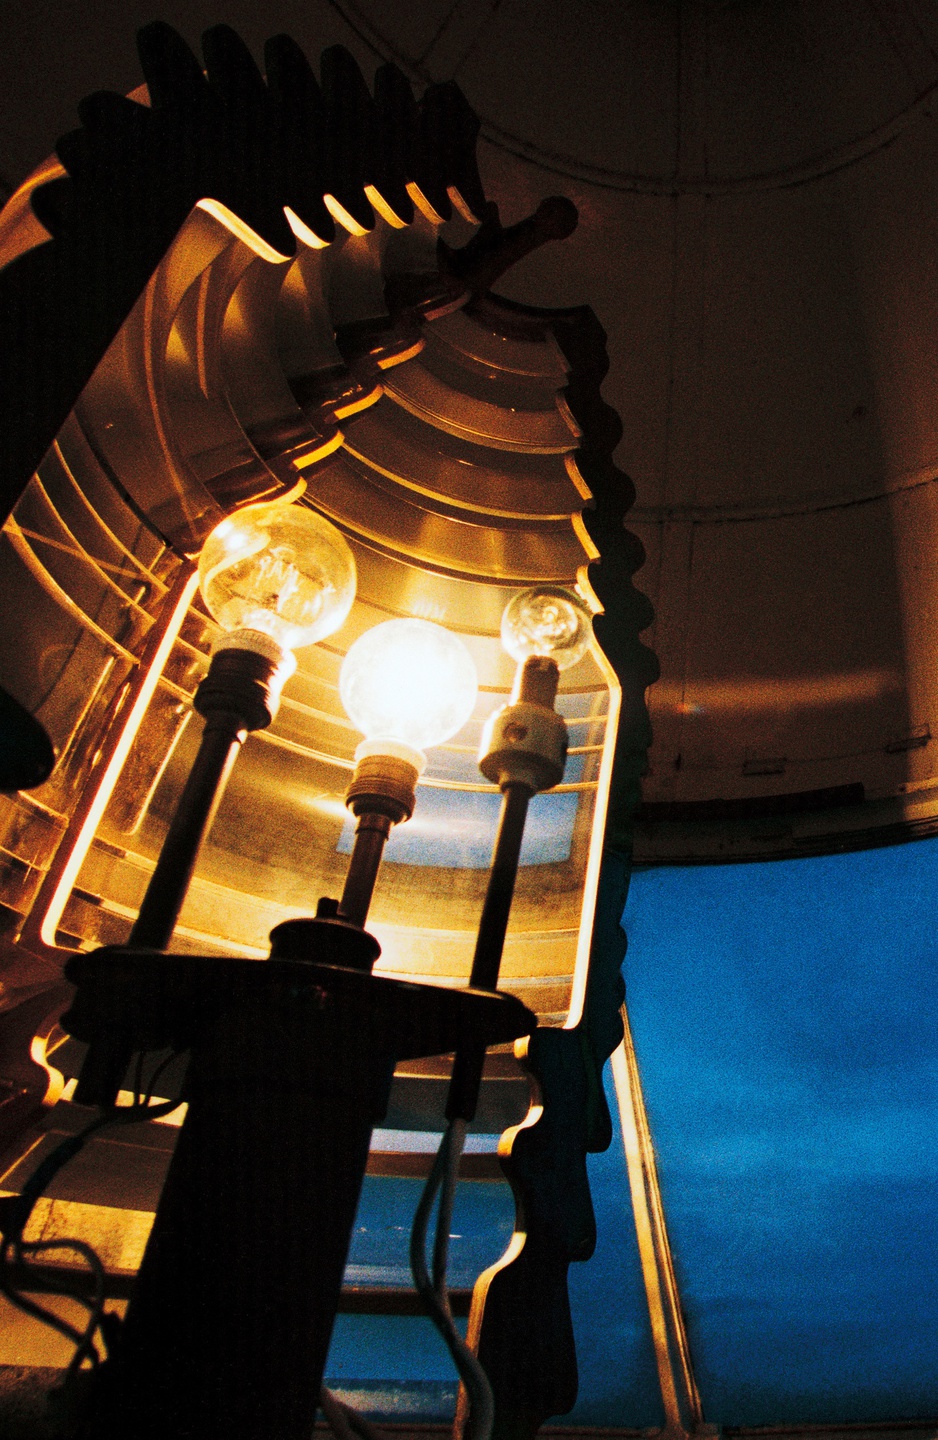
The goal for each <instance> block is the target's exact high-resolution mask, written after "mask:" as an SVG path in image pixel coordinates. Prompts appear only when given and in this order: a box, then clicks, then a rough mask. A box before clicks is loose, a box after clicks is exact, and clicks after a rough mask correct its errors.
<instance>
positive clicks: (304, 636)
mask: <svg viewBox="0 0 938 1440" xmlns="http://www.w3.org/2000/svg"><path fill="white" fill-rule="evenodd" d="M355 578H356V577H355V560H354V557H353V555H352V552H351V550H350V549H349V547H348V544H347V543H346V541H345V539H344V537H343V536H342V535H341V534H340V532H339V531H338V530H337V529H336V527H335V526H334V525H331V524H330V523H329V521H328V520H324V519H323V518H322V516H321V515H317V514H316V513H315V511H313V510H308V509H307V508H306V507H305V506H304V505H297V504H292V505H290V504H288V505H284V504H282V503H277V502H276V501H274V502H272V503H269V504H261V505H246V506H245V507H244V509H243V510H237V511H235V513H234V514H233V515H229V516H228V518H227V519H226V520H223V521H222V522H221V524H220V525H216V527H215V529H214V530H213V531H212V533H211V535H210V536H209V537H208V539H207V540H206V542H205V545H204V546H203V548H202V554H201V555H200V557H199V588H200V589H201V591H202V598H203V599H204V601H205V603H206V605H207V606H208V608H209V610H210V611H211V613H212V615H213V616H214V617H215V619H216V620H217V621H218V623H219V625H221V627H222V629H224V630H260V631H262V632H263V633H264V634H265V635H269V636H270V637H271V638H272V639H273V640H276V641H277V643H278V644H279V645H282V646H283V648H284V649H285V650H293V649H296V648H297V647H298V646H302V645H313V644H314V643H315V642H316V641H317V640H322V639H323V637H324V636H326V635H331V634H332V633H333V631H335V630H338V628H339V626H340V625H341V624H342V622H343V620H344V619H345V617H346V615H347V614H348V612H349V610H350V609H351V607H352V601H353V600H354V598H355Z"/></svg>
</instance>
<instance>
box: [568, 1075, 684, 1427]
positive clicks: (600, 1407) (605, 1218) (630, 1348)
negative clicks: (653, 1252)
mask: <svg viewBox="0 0 938 1440" xmlns="http://www.w3.org/2000/svg"><path fill="white" fill-rule="evenodd" d="M605 1081H606V1097H607V1099H608V1101H609V1110H610V1114H611V1115H612V1118H613V1124H614V1126H615V1133H614V1135H613V1140H612V1144H611V1145H610V1147H609V1149H608V1150H607V1151H606V1152H605V1153H604V1154H602V1155H590V1156H588V1157H587V1166H588V1169H589V1179H590V1190H591V1192H592V1196H593V1209H594V1211H595V1213H596V1230H597V1240H596V1250H595V1252H594V1254H593V1257H592V1259H591V1260H587V1261H586V1262H585V1263H584V1264H577V1265H571V1266H570V1303H571V1308H572V1310H573V1330H574V1334H575V1336H576V1347H577V1366H578V1368H579V1372H580V1393H579V1396H578V1397H577V1403H576V1405H575V1407H574V1408H573V1410H571V1412H570V1414H569V1416H568V1417H567V1421H566V1422H565V1423H569V1424H571V1425H602V1426H607V1425H614V1426H626V1427H628V1428H629V1429H648V1428H651V1427H656V1428H657V1427H660V1426H661V1425H663V1424H664V1413H663V1411H662V1408H661V1392H660V1391H659V1389H658V1375H657V1371H656V1368H655V1353H654V1349H653V1347H652V1342H651V1328H650V1325H649V1322H648V1306H647V1303H646V1300H645V1290H644V1286H643V1283H642V1272H641V1266H640V1263H639V1258H638V1242H637V1241H636V1238H635V1221H634V1220H633V1218H632V1204H631V1200H630V1198H629V1185H628V1177H627V1172H626V1168H625V1155H624V1152H623V1149H622V1136H621V1133H620V1130H619V1116H618V1109H617V1102H616V1098H615V1093H614V1090H613V1086H612V1075H611V1070H610V1067H609V1066H608V1065H607V1066H606V1072H605Z"/></svg>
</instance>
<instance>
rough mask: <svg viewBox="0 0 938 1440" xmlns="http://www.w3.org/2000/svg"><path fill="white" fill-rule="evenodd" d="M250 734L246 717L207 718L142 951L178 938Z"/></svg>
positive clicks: (150, 898)
mask: <svg viewBox="0 0 938 1440" xmlns="http://www.w3.org/2000/svg"><path fill="white" fill-rule="evenodd" d="M246 735H247V730H246V728H245V726H244V720H243V719H242V717H241V716H240V715H238V714H235V713H233V712H230V711H221V712H219V711H213V712H212V713H211V714H210V715H209V717H208V719H207V720H206V722H205V729H204V730H203V732H202V741H201V744H200V745H199V753H198V755H197V756H196V758H195V762H194V764H193V766H192V769H191V770H190V772H189V778H188V779H187V780H186V784H185V787H184V789H183V792H182V795H181V796H180V797H179V803H178V805H177V806H176V813H175V814H174V815H173V818H172V822H171V824H170V827H169V831H168V833H167V836H166V839H165V841H164V843H163V848H162V850H161V851H160V858H159V860H158V861H157V863H156V869H155V870H154V871H153V874H152V875H151V876H150V883H149V885H148V886H147V890H146V894H145V895H144V897H143V904H142V905H141V906H140V911H139V914H138V915H137V919H136V921H135V923H134V927H133V929H132V930H131V932H130V937H129V939H128V941H127V944H128V945H131V946H134V947H135V948H137V949H141V950H165V949H166V946H167V945H168V944H169V942H170V940H171V939H172V934H173V930H174V929H175V927H176V921H177V919H178V917H179V912H180V910H181V909H182V903H183V901H184V900H185V898H186V891H187V890H188V888H189V882H190V880H191V879H192V872H193V870H194V869H195V862H196V860H197V858H198V854H199V850H200V848H201V845H202V841H203V840H204V839H205V836H206V834H207V833H208V831H209V829H210V828H211V824H212V821H213V820H214V818H215V813H216V811H217V810H218V806H219V804H220V803H221V798H222V795H223V794H224V790H225V785H226V784H227V781H228V777H229V775H230V774H231V767H232V766H233V765H234V762H235V759H236V758H237V755H238V751H239V750H240V748H241V745H242V742H243V741H244V739H245V737H246Z"/></svg>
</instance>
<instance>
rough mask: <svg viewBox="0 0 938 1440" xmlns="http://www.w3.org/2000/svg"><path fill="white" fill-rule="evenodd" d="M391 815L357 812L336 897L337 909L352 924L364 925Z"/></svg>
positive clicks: (389, 827)
mask: <svg viewBox="0 0 938 1440" xmlns="http://www.w3.org/2000/svg"><path fill="white" fill-rule="evenodd" d="M391 823H392V822H391V818H390V816H388V815H378V814H375V813H374V812H373V811H365V813H364V814H362V815H359V817H358V825H357V827H356V830H355V844H354V846H353V847H352V855H351V859H350V860H349V867H348V873H347V874H346V876H345V888H344V890H343V891H342V899H341V900H340V901H339V912H340V914H341V915H343V916H344V917H345V919H346V920H350V921H351V923H352V924H353V925H364V923H365V921H366V920H367V918H368V907H369V906H370V904H371V897H372V895H373V894H374V888H375V881H376V880H377V878H378V871H379V869H380V868H381V857H382V855H383V854H384V847H385V844H386V842H387V838H388V836H389V835H390V833H391Z"/></svg>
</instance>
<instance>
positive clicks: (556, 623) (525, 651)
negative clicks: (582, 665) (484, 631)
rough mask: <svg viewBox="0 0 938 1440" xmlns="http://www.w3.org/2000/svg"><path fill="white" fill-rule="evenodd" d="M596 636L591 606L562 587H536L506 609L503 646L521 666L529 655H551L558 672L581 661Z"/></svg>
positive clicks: (520, 596) (509, 604) (521, 595)
mask: <svg viewBox="0 0 938 1440" xmlns="http://www.w3.org/2000/svg"><path fill="white" fill-rule="evenodd" d="M592 633H593V617H592V614H591V613H590V609H589V606H588V605H587V604H586V602H585V601H584V600H581V599H580V597H579V595H577V593H576V591H575V590H567V589H566V588H565V586H563V585H535V586H533V587H532V589H530V590H523V591H522V593H521V594H520V595H516V596H515V598H514V599H513V600H510V601H509V602H508V604H507V605H506V606H505V613H504V614H503V616H502V644H503V645H504V647H505V649H506V650H507V651H508V654H509V655H510V656H511V657H512V659H513V660H517V661H518V663H519V664H520V663H521V662H522V661H523V660H527V658H528V656H529V655H549V656H550V657H551V658H552V659H553V660H555V661H556V662H557V668H558V669H559V670H568V669H569V668H570V666H571V665H575V664H576V663H577V661H578V660H582V658H583V656H584V655H585V654H586V651H587V649H588V648H589V643H590V638H591V636H592Z"/></svg>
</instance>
